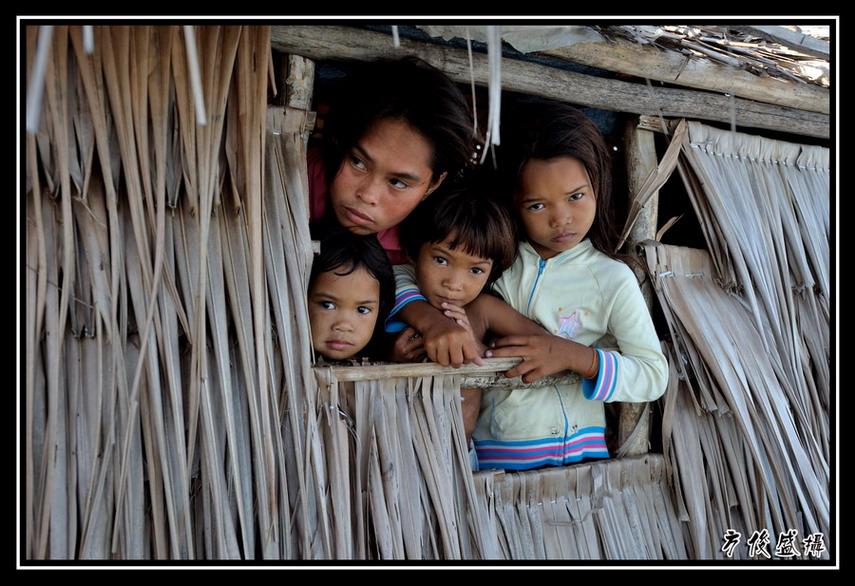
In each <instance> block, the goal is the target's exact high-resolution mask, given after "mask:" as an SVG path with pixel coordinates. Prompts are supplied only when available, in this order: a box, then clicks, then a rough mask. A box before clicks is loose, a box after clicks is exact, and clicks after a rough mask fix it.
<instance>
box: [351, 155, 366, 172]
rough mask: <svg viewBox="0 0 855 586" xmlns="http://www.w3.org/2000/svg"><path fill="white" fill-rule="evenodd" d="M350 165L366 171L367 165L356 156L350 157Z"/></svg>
mask: <svg viewBox="0 0 855 586" xmlns="http://www.w3.org/2000/svg"><path fill="white" fill-rule="evenodd" d="M350 164H351V165H353V166H354V167H356V168H357V169H365V163H364V162H362V159H360V158H359V157H357V156H356V155H350Z"/></svg>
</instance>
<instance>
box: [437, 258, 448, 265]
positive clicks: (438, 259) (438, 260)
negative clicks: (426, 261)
mask: <svg viewBox="0 0 855 586" xmlns="http://www.w3.org/2000/svg"><path fill="white" fill-rule="evenodd" d="M433 260H434V261H435V262H436V263H437V264H440V265H447V264H448V260H446V258H445V257H444V256H435V257H433Z"/></svg>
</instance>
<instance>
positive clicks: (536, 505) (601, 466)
mask: <svg viewBox="0 0 855 586" xmlns="http://www.w3.org/2000/svg"><path fill="white" fill-rule="evenodd" d="M665 472H666V469H665V461H664V459H663V458H662V456H660V455H654V454H650V455H645V456H638V457H628V458H623V459H620V460H604V461H601V462H595V463H586V464H577V465H574V466H564V467H561V468H549V469H544V470H535V471H528V472H507V473H496V472H489V471H484V472H478V473H476V475H475V480H476V485H477V486H478V487H479V493H480V494H483V495H484V497H485V498H486V499H487V500H488V503H489V510H490V511H491V513H492V514H491V518H494V519H495V520H494V521H493V524H494V525H495V527H496V531H497V544H496V547H497V553H498V557H500V558H503V559H513V560H617V559H621V560H663V559H686V558H687V544H686V543H684V541H683V526H682V524H681V523H680V522H679V520H678V518H677V515H676V512H675V510H674V506H673V504H672V500H671V495H670V491H669V487H668V482H667V475H666V473H665Z"/></svg>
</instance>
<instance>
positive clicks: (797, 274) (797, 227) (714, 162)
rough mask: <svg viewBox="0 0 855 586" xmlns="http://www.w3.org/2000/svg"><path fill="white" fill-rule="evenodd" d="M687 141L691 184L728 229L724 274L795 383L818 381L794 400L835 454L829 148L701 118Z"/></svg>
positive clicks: (706, 219)
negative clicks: (729, 127)
mask: <svg viewBox="0 0 855 586" xmlns="http://www.w3.org/2000/svg"><path fill="white" fill-rule="evenodd" d="M682 150H683V153H684V154H685V157H686V159H687V161H688V162H689V165H690V166H691V169H692V173H693V174H694V175H695V176H696V177H697V178H698V181H699V182H700V183H701V184H702V185H703V191H699V190H696V189H693V190H690V195H691V196H692V198H693V201H695V202H700V201H703V202H704V204H703V205H698V206H697V210H698V214H699V217H700V219H701V223H702V224H704V225H708V226H714V227H715V230H716V232H718V233H719V234H721V235H722V240H721V241H720V242H719V245H718V246H716V247H715V248H716V251H715V253H714V256H715V258H716V260H717V264H716V267H715V268H716V270H717V271H718V275H719V277H720V278H722V279H732V280H730V281H727V282H726V286H727V287H729V288H733V289H735V290H736V292H737V293H738V294H739V295H740V296H741V297H742V298H743V299H744V300H745V301H746V303H747V304H748V305H749V307H751V309H752V315H753V319H754V320H755V323H756V324H757V328H758V331H759V332H760V333H761V334H762V338H761V342H762V344H763V346H764V348H765V349H766V350H767V351H769V352H771V351H774V352H776V353H778V354H779V355H780V356H781V357H782V368H784V369H785V370H786V377H787V379H788V380H789V381H790V382H791V383H792V384H793V387H792V388H795V389H802V388H807V389H809V392H806V393H804V394H802V393H799V394H798V395H797V396H792V397H790V401H791V402H792V404H793V406H794V408H797V409H798V411H799V413H800V417H799V422H800V425H801V424H802V423H804V424H807V425H809V427H808V428H807V429H806V431H807V432H808V433H810V434H811V435H813V437H815V438H817V439H818V440H820V441H821V442H822V446H823V449H824V450H825V453H826V454H828V443H829V431H828V418H827V410H828V408H829V398H830V390H829V386H828V385H829V374H828V372H829V347H830V344H829V341H830V340H829V335H830V328H829V325H830V324H829V315H830V313H829V300H830V290H829V286H830V275H829V272H830V230H829V226H830V221H829V214H830V201H831V191H830V172H829V162H830V161H829V151H828V149H825V148H821V147H809V146H803V145H798V144H792V143H786V142H783V141H774V140H768V139H764V138H762V137H758V136H748V135H744V134H740V133H736V132H726V131H721V130H717V129H715V128H710V127H707V126H704V125H701V124H698V123H689V133H688V138H687V142H686V143H684V147H683V149H682ZM707 206H708V207H707ZM707 210H708V213H704V212H705V211H707ZM710 248H711V249H712V248H713V243H710Z"/></svg>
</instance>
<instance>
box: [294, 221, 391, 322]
mask: <svg viewBox="0 0 855 586" xmlns="http://www.w3.org/2000/svg"><path fill="white" fill-rule="evenodd" d="M311 233H312V238H313V239H315V240H319V242H320V246H321V250H320V253H319V254H317V255H316V256H315V259H314V261H313V262H312V270H311V273H310V275H309V288H311V286H312V283H314V281H315V277H317V276H318V275H319V274H320V273H330V272H331V273H334V274H336V275H339V276H344V275H349V274H351V273H352V272H354V271H356V270H357V269H365V270H366V271H368V274H370V275H371V276H372V277H374V278H375V279H377V282H378V283H380V308H379V314H378V316H377V324H378V326H380V327H382V324H383V322H384V321H385V320H386V316H387V315H388V314H389V311H390V309H391V308H392V304H393V303H394V300H395V274H394V273H393V272H392V264H391V263H390V262H389V257H388V256H387V255H386V251H385V250H383V247H382V246H381V245H380V242H379V241H378V240H377V236H376V235H374V234H369V235H367V236H360V235H357V234H354V233H353V232H351V231H350V230H347V229H345V228H341V227H340V226H338V225H335V224H333V223H332V222H331V221H322V222H316V223H314V224H313V225H312V227H311Z"/></svg>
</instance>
